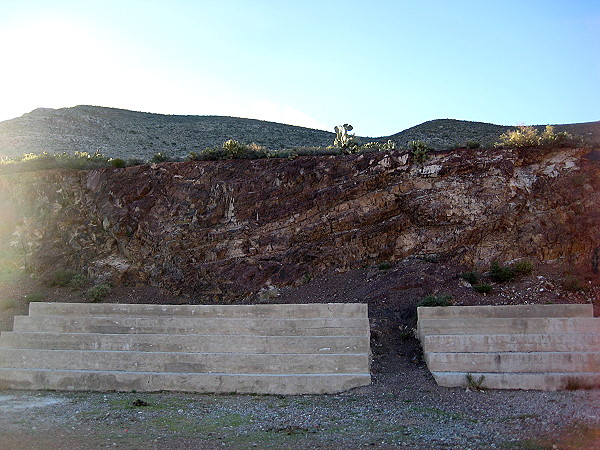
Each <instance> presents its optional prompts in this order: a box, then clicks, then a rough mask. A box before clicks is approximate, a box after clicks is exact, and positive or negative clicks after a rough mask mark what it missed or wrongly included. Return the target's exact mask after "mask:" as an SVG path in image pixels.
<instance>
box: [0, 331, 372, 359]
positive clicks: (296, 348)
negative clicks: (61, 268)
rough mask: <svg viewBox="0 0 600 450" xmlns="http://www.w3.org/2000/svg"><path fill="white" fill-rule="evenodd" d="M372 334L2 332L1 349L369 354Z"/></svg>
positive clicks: (0, 336)
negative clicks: (263, 334)
mask: <svg viewBox="0 0 600 450" xmlns="http://www.w3.org/2000/svg"><path fill="white" fill-rule="evenodd" d="M369 345H370V343H369V337H368V336H367V335H362V336H302V337H299V336H255V335H237V336H236V335H229V336H226V335H180V334H101V333H96V334H94V333H40V332H12V331H3V332H2V333H1V335H0V348H15V349H16V348H20V349H48V350H103V351H138V352H142V351H148V352H187V353H193V352H199V353H203V352H212V353H317V354H328V353H366V354H368V353H369V349H370V347H369Z"/></svg>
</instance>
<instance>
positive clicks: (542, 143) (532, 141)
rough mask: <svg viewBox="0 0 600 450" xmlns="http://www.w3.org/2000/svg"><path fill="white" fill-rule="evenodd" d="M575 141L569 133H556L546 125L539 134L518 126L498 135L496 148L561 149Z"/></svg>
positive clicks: (532, 128) (536, 131) (531, 129)
mask: <svg viewBox="0 0 600 450" xmlns="http://www.w3.org/2000/svg"><path fill="white" fill-rule="evenodd" d="M576 144H577V143H576V142H575V139H574V138H573V136H572V135H570V134H569V133H566V132H564V131H560V132H558V133H556V132H555V131H554V127H553V126H551V125H547V126H546V128H545V130H544V131H543V132H542V133H541V134H540V133H539V131H538V130H536V129H535V128H534V127H532V126H525V125H519V126H518V127H517V129H516V130H509V131H507V132H506V133H503V134H501V135H500V142H497V143H496V147H508V148H529V147H550V148H554V147H562V146H566V145H576Z"/></svg>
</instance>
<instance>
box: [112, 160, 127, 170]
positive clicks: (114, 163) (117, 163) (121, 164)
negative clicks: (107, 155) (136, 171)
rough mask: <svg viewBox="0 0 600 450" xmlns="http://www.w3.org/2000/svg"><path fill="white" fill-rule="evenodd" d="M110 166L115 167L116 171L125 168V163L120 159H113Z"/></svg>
mask: <svg viewBox="0 0 600 450" xmlns="http://www.w3.org/2000/svg"><path fill="white" fill-rule="evenodd" d="M110 164H111V166H113V167H116V168H117V169H122V168H123V167H125V166H126V164H125V161H123V160H122V159H121V158H115V159H112V160H111V161H110Z"/></svg>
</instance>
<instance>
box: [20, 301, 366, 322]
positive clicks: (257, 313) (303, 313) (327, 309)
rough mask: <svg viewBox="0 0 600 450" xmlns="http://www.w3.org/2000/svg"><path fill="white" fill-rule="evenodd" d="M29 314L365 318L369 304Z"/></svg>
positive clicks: (134, 307) (72, 309)
mask: <svg viewBox="0 0 600 450" xmlns="http://www.w3.org/2000/svg"><path fill="white" fill-rule="evenodd" d="M29 315H30V316H53V315H54V316H87V315H89V316H100V317H109V316H124V317H152V316H167V317H188V318H190V317H199V318H202V317H205V318H217V317H224V318H230V319H235V318H255V319H259V318H280V319H295V318H297V319H318V318H328V317H329V318H331V317H335V318H339V319H343V318H347V319H353V318H354V319H364V318H365V317H367V305H366V304H362V303H310V304H290V305H273V304H271V305H148V304H117V303H45V302H33V303H30V304H29Z"/></svg>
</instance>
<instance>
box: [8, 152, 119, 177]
mask: <svg viewBox="0 0 600 450" xmlns="http://www.w3.org/2000/svg"><path fill="white" fill-rule="evenodd" d="M110 161H111V159H110V158H108V157H107V156H104V155H102V154H101V153H98V152H96V153H93V154H89V153H86V152H75V153H72V154H71V153H67V152H63V153H56V154H50V153H48V152H43V153H40V154H35V153H28V154H26V155H24V156H22V157H17V158H11V159H4V160H2V164H0V170H1V171H2V172H4V173H12V172H31V171H37V170H48V169H77V170H89V169H97V168H100V167H109V166H110V164H111V163H110Z"/></svg>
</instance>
